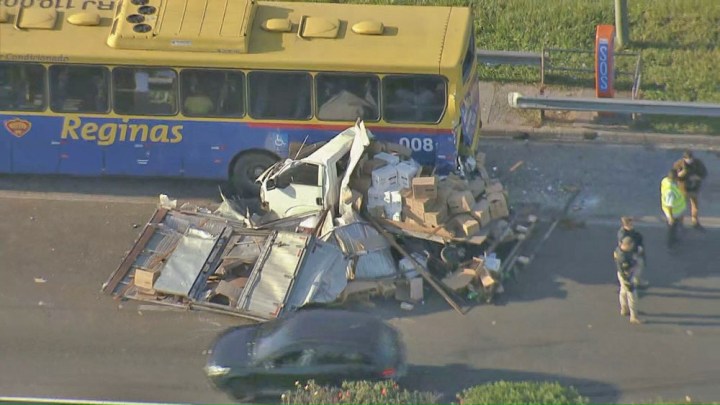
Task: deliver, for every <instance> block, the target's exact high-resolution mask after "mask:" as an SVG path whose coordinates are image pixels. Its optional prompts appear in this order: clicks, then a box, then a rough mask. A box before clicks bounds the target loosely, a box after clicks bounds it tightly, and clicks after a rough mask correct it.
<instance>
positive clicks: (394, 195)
mask: <svg viewBox="0 0 720 405" xmlns="http://www.w3.org/2000/svg"><path fill="white" fill-rule="evenodd" d="M383 201H384V202H385V203H386V204H391V203H398V204H401V205H402V202H403V197H402V193H401V192H400V190H387V191H385V192H383Z"/></svg>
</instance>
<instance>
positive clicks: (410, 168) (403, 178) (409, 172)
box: [395, 161, 420, 188]
mask: <svg viewBox="0 0 720 405" xmlns="http://www.w3.org/2000/svg"><path fill="white" fill-rule="evenodd" d="M395 169H396V170H397V173H398V184H399V185H400V187H402V188H411V187H412V179H413V178H414V177H415V176H416V175H417V173H418V171H419V170H420V167H419V166H417V165H415V164H413V163H412V162H409V161H405V162H400V163H399V164H398V165H397V166H395Z"/></svg>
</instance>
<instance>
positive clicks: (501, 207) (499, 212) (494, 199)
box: [487, 193, 510, 219]
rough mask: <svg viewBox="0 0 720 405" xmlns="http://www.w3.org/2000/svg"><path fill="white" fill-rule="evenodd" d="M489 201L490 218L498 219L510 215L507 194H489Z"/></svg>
mask: <svg viewBox="0 0 720 405" xmlns="http://www.w3.org/2000/svg"><path fill="white" fill-rule="evenodd" d="M487 201H488V204H489V205H490V218H492V219H498V218H506V217H508V216H510V210H508V206H507V201H506V200H505V194H503V193H493V194H489V195H488V197H487Z"/></svg>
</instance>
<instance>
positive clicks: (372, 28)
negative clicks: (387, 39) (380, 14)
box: [352, 20, 385, 35]
mask: <svg viewBox="0 0 720 405" xmlns="http://www.w3.org/2000/svg"><path fill="white" fill-rule="evenodd" d="M384 31H385V26H384V25H383V23H381V22H380V21H372V20H367V21H360V22H359V23H356V24H354V25H353V26H352V32H354V33H356V34H361V35H382V34H383V32H384Z"/></svg>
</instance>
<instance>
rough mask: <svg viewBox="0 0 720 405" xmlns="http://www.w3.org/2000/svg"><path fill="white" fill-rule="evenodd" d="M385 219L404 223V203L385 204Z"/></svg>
mask: <svg viewBox="0 0 720 405" xmlns="http://www.w3.org/2000/svg"><path fill="white" fill-rule="evenodd" d="M383 207H384V210H385V218H387V219H390V220H393V221H397V222H400V221H402V203H388V202H386V203H384V205H383Z"/></svg>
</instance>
